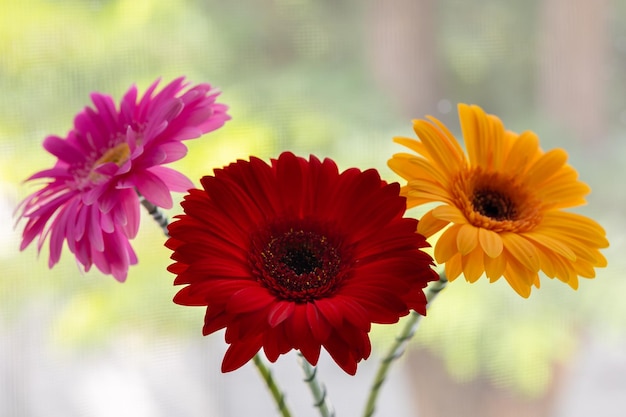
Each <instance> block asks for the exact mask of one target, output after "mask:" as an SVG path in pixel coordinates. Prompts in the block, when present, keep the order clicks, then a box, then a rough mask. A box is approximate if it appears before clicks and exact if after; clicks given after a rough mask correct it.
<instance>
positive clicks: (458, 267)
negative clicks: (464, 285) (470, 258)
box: [445, 253, 463, 281]
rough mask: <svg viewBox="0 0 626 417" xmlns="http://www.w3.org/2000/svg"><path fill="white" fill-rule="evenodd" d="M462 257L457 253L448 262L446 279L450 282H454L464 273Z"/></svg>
mask: <svg viewBox="0 0 626 417" xmlns="http://www.w3.org/2000/svg"><path fill="white" fill-rule="evenodd" d="M461 258H462V255H461V254H460V253H457V254H456V255H454V256H453V257H452V258H450V259H448V261H447V262H446V269H445V270H446V278H448V281H454V280H455V279H457V278H458V276H459V275H461V273H462V272H463V265H462V263H461Z"/></svg>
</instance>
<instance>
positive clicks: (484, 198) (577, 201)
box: [389, 104, 608, 297]
mask: <svg viewBox="0 0 626 417" xmlns="http://www.w3.org/2000/svg"><path fill="white" fill-rule="evenodd" d="M459 117H460V121H461V129H462V132H463V138H464V139H465V147H466V149H467V156H466V154H465V153H464V152H463V149H462V148H461V146H460V145H459V143H458V142H457V141H456V139H455V138H454V136H453V135H452V134H451V133H450V131H449V130H448V129H447V128H446V127H445V126H444V125H443V124H442V123H441V122H440V121H438V120H437V119H435V118H433V117H429V118H428V120H416V121H414V123H413V128H414V130H415V133H417V136H418V137H419V138H420V140H414V139H410V138H403V137H399V138H395V139H394V140H395V141H396V142H398V143H400V144H402V145H404V146H406V147H408V148H410V149H411V150H413V151H415V152H416V153H417V154H418V155H414V154H409V153H400V154H396V155H394V156H393V158H392V159H391V160H390V161H389V166H390V167H391V169H393V170H394V171H395V172H396V173H398V174H399V175H400V176H402V177H403V178H404V179H406V180H407V181H408V183H407V185H406V186H404V187H403V188H402V194H403V195H405V196H407V204H408V206H409V207H414V206H418V205H421V204H425V203H431V202H441V203H443V204H442V205H439V206H437V207H435V208H433V209H432V210H430V211H428V212H427V213H426V214H425V215H424V216H423V217H422V219H421V221H420V223H419V227H418V231H419V232H420V233H422V234H424V235H425V236H427V237H430V236H432V235H433V234H435V233H436V232H438V231H440V230H442V229H444V228H445V227H446V226H448V225H449V224H451V225H450V227H448V228H447V229H445V231H444V232H443V234H442V235H441V236H440V237H439V239H438V240H437V243H436V245H435V260H436V261H437V262H438V263H445V270H446V275H447V276H448V279H450V280H453V279H455V278H457V277H458V276H459V275H460V274H461V273H462V274H463V275H464V276H465V279H466V280H467V281H469V282H474V281H476V280H477V279H478V278H480V277H481V276H482V275H483V273H485V274H486V276H487V277H488V278H489V280H490V281H491V282H494V281H496V280H498V279H499V278H500V277H502V276H504V278H505V279H506V280H507V281H508V283H509V284H510V285H511V287H513V289H514V290H515V291H517V293H519V294H520V295H521V296H523V297H528V296H529V295H530V291H531V286H532V285H535V286H536V287H539V275H538V272H539V271H543V272H544V273H545V274H546V275H547V276H548V277H550V278H555V277H556V278H558V279H559V280H561V281H563V282H565V283H567V284H568V285H569V286H570V287H572V288H573V289H577V288H578V277H583V278H593V277H594V276H595V270H594V268H596V267H603V266H606V260H605V258H604V256H602V254H601V253H600V251H599V249H600V248H605V247H607V246H608V241H607V239H606V237H605V231H604V230H603V229H602V227H600V225H598V223H596V222H595V221H593V220H591V219H589V218H586V217H584V216H581V215H579V214H574V213H568V212H565V211H562V209H564V208H568V207H574V206H578V205H581V204H584V203H585V198H584V196H585V195H586V194H587V193H589V191H590V189H589V187H588V186H587V185H586V184H584V183H582V182H580V181H578V174H577V172H576V170H574V169H573V168H572V167H571V166H570V165H568V164H567V163H566V161H567V154H566V153H565V151H563V150H562V149H554V150H551V151H548V152H544V151H542V150H541V148H540V147H539V140H538V138H537V136H536V135H535V134H534V133H533V132H530V131H527V132H524V133H521V134H517V133H514V132H511V131H507V130H505V129H504V126H503V125H502V122H501V121H500V120H499V119H498V118H497V117H495V116H493V115H488V114H485V112H484V111H483V110H482V109H481V108H480V107H478V106H468V105H464V104H461V105H459Z"/></svg>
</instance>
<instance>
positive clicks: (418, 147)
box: [393, 136, 430, 158]
mask: <svg viewBox="0 0 626 417" xmlns="http://www.w3.org/2000/svg"><path fill="white" fill-rule="evenodd" d="M393 141H394V142H396V143H399V144H400V145H402V146H406V147H407V148H409V149H410V150H412V151H414V152H416V153H418V154H420V155H422V156H424V157H426V158H428V157H429V155H430V154H429V153H428V151H427V150H426V148H425V147H424V144H423V143H422V142H420V141H419V140H416V139H413V138H407V137H402V136H397V137H395V138H393Z"/></svg>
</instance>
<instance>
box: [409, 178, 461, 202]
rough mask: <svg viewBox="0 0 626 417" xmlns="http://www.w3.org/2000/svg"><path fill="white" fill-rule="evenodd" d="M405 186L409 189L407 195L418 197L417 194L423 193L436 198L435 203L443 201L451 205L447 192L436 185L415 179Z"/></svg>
mask: <svg viewBox="0 0 626 417" xmlns="http://www.w3.org/2000/svg"><path fill="white" fill-rule="evenodd" d="M407 186H408V187H409V189H410V192H409V195H416V196H419V193H423V194H426V195H429V196H437V201H443V202H446V203H450V204H452V201H451V200H450V194H449V193H448V190H446V189H445V188H443V187H442V186H441V185H440V184H438V183H435V182H431V181H427V180H425V179H422V178H417V179H413V180H410V181H409V182H408V183H407Z"/></svg>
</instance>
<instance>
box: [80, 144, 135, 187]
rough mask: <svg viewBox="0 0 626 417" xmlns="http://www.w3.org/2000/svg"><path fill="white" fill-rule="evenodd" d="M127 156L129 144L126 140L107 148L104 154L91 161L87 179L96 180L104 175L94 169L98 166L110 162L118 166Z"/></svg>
mask: <svg viewBox="0 0 626 417" xmlns="http://www.w3.org/2000/svg"><path fill="white" fill-rule="evenodd" d="M128 158H130V146H128V143H126V142H122V143H118V144H117V145H115V146H114V147H112V148H109V149H107V150H106V151H105V152H104V154H103V155H102V156H101V157H100V158H98V159H97V160H96V161H95V162H94V163H93V165H92V168H91V171H90V172H89V175H88V178H89V180H90V181H91V182H98V180H100V179H101V178H103V177H104V175H103V174H102V173H100V172H97V171H96V169H97V168H98V167H100V166H102V165H104V164H108V163H111V162H112V163H114V164H115V165H117V166H118V167H119V166H121V165H122V164H123V163H124V162H126V161H128Z"/></svg>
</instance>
